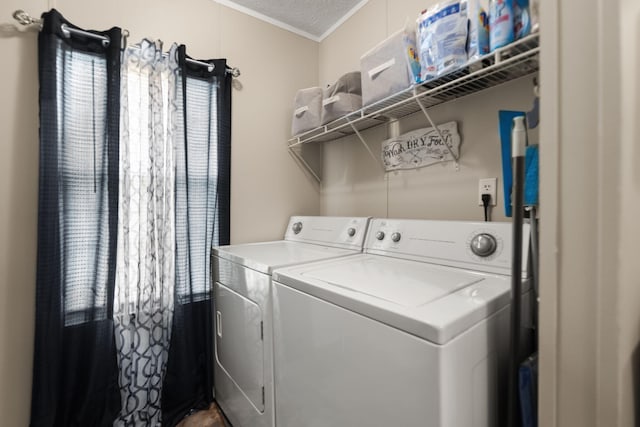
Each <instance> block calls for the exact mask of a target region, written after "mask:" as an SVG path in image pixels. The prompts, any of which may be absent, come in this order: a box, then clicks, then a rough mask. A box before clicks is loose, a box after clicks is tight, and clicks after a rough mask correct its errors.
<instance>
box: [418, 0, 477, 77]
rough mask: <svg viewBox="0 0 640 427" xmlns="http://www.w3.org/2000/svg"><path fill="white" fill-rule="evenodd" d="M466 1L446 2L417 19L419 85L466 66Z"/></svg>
mask: <svg viewBox="0 0 640 427" xmlns="http://www.w3.org/2000/svg"><path fill="white" fill-rule="evenodd" d="M467 35H468V12H467V0H446V1H444V2H440V3H438V4H436V5H435V6H433V7H431V8H429V9H427V11H426V12H424V13H422V14H421V15H420V17H419V18H418V56H419V57H420V61H421V73H420V79H421V81H427V80H430V79H432V78H434V77H439V76H443V75H445V74H448V73H450V72H452V71H455V70H457V69H458V68H461V67H463V66H464V65H466V63H467V59H468V56H467Z"/></svg>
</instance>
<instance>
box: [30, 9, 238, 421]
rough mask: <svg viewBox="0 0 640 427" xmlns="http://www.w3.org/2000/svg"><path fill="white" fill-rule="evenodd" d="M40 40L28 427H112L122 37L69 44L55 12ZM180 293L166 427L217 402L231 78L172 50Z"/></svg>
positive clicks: (218, 66)
mask: <svg viewBox="0 0 640 427" xmlns="http://www.w3.org/2000/svg"><path fill="white" fill-rule="evenodd" d="M43 21H44V27H43V30H42V32H41V33H40V36H39V40H38V46H39V49H38V55H39V80H40V188H39V208H38V261H37V283H36V333H35V355H34V367H33V391H32V406H31V425H32V426H47V427H49V426H60V427H75V426H82V427H87V426H92V427H93V426H111V425H112V423H113V421H114V420H115V419H116V418H117V416H118V413H119V411H120V402H121V400H120V390H119V385H118V365H117V359H116V347H115V339H114V322H113V300H114V288H115V268H116V250H117V242H116V240H117V224H118V218H117V214H118V206H117V204H118V177H119V168H118V161H119V152H118V150H119V144H118V142H119V118H120V104H119V100H120V66H121V64H120V61H121V59H120V58H121V55H120V54H121V52H120V51H121V30H120V29H119V28H112V29H111V30H108V31H105V32H96V31H91V32H92V33H95V34H98V35H103V36H106V37H108V38H109V40H110V43H108V45H104V44H103V42H102V41H100V40H97V39H95V38H89V37H84V36H82V35H77V34H74V35H72V36H71V37H69V38H67V37H65V34H64V33H63V31H62V29H61V25H62V24H66V25H68V26H69V27H70V28H77V27H75V26H74V25H73V24H71V23H70V22H68V21H66V20H65V19H64V18H63V17H62V16H61V15H60V14H59V13H58V12H57V11H55V10H52V11H51V12H48V13H45V14H44V15H43ZM178 54H179V60H180V66H181V77H182V84H181V93H180V95H179V96H178V99H177V100H176V102H178V103H179V104H180V108H181V111H182V112H183V114H182V115H181V116H180V117H179V118H178V121H179V123H178V125H179V127H180V128H181V129H183V130H184V132H183V133H181V135H180V136H181V139H182V140H181V141H179V144H178V149H177V152H176V164H177V166H176V207H175V209H176V260H175V261H176V263H175V265H176V284H175V306H174V320H173V328H172V337H171V345H170V350H169V357H168V364H167V371H166V375H165V380H164V385H163V395H162V411H163V424H164V425H169V426H172V425H175V424H176V423H177V422H178V421H180V419H181V418H182V417H183V416H184V415H185V414H186V413H188V412H189V411H190V410H191V409H193V408H202V407H205V406H208V404H209V403H210V402H211V401H212V400H213V357H214V356H213V354H214V353H213V315H212V306H211V305H212V304H211V303H212V301H211V276H210V267H211V262H210V257H211V247H212V246H215V245H223V244H228V243H229V232H230V172H231V171H230V165H231V77H230V76H229V75H228V74H227V72H226V71H227V68H226V61H225V60H223V59H222V60H212V61H211V62H212V63H213V65H214V68H213V70H208V69H207V68H206V67H202V66H199V65H193V64H189V63H188V62H187V55H186V49H185V47H184V46H181V47H180V49H179V53H178Z"/></svg>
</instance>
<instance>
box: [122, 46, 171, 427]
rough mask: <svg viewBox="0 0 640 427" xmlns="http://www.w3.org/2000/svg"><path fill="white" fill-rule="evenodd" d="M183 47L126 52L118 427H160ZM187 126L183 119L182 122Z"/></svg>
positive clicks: (168, 329) (168, 326)
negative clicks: (179, 52) (179, 55)
mask: <svg viewBox="0 0 640 427" xmlns="http://www.w3.org/2000/svg"><path fill="white" fill-rule="evenodd" d="M178 71H179V70H178V62H177V45H174V46H173V47H172V48H171V49H170V51H169V53H168V55H165V56H163V52H162V45H161V43H160V42H155V43H154V42H151V41H149V40H143V41H142V42H141V43H140V44H139V45H137V46H132V47H130V48H127V49H126V50H125V52H124V58H123V62H122V74H121V76H122V90H121V130H120V198H119V215H118V219H119V222H118V256H117V276H116V277H117V279H116V292H115V304H114V321H115V330H116V346H117V349H118V366H119V368H120V393H121V399H122V410H121V413H120V416H119V417H118V419H117V420H116V422H115V423H114V425H116V426H156V425H160V423H161V418H162V417H161V415H162V414H161V405H160V398H161V396H162V382H163V378H164V373H165V370H166V366H167V356H168V351H169V345H170V337H171V323H172V319H173V299H174V286H175V268H174V259H175V245H176V242H175V229H174V228H175V202H174V201H175V185H176V183H175V153H176V135H181V132H182V130H178V128H177V123H178V119H177V117H176V116H177V115H178V114H180V115H181V114H182V110H181V109H179V108H178V106H177V104H176V94H177V89H178V88H179V87H180V88H181V86H182V85H181V83H180V84H179V81H180V77H179V73H178ZM180 121H182V120H180Z"/></svg>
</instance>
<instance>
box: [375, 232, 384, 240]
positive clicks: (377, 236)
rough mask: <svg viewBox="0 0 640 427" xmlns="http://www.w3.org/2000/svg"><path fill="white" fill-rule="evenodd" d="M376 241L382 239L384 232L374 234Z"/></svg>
mask: <svg viewBox="0 0 640 427" xmlns="http://www.w3.org/2000/svg"><path fill="white" fill-rule="evenodd" d="M376 239H378V240H382V239H384V231H378V232H377V233H376Z"/></svg>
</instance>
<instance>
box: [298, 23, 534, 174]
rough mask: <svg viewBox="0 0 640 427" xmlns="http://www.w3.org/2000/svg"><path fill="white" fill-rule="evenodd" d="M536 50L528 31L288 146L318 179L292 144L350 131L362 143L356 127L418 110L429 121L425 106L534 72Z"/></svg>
mask: <svg viewBox="0 0 640 427" xmlns="http://www.w3.org/2000/svg"><path fill="white" fill-rule="evenodd" d="M539 53H540V46H539V33H535V34H531V35H529V36H527V37H525V38H522V39H520V40H517V41H516V42H514V43H511V44H509V45H507V46H505V47H503V48H500V49H497V50H496V51H494V52H492V53H491V54H488V55H485V56H483V57H481V58H479V59H477V60H475V61H472V62H470V63H468V64H467V66H466V67H464V68H462V69H460V70H458V71H456V72H453V73H451V74H448V75H446V76H443V77H440V78H437V79H434V80H430V81H428V82H426V83H422V84H418V85H413V86H411V87H409V88H408V89H406V90H404V91H401V92H398V93H396V94H394V95H391V96H389V97H387V98H385V99H382V100H380V101H378V102H375V103H373V104H371V105H368V106H366V107H363V108H361V109H360V110H357V111H354V112H353V113H350V114H348V115H346V116H343V117H340V118H339V119H337V120H334V121H333V122H330V123H328V124H326V125H323V126H320V127H317V128H315V129H312V130H310V131H307V132H304V133H302V134H300V135H297V136H295V137H293V138H291V139H289V140H288V147H289V149H290V150H291V151H292V153H293V154H295V155H296V158H297V159H298V160H299V161H300V162H301V163H302V164H303V166H305V168H307V169H308V170H309V172H311V174H312V175H313V176H314V177H315V178H316V179H317V180H318V181H320V178H319V176H318V174H316V173H315V172H314V171H313V170H312V168H310V167H309V166H308V165H307V164H306V162H305V161H304V159H303V158H302V157H301V156H300V155H299V153H296V152H295V151H294V150H292V149H293V148H295V147H299V146H301V145H302V144H308V143H314V142H327V141H333V140H336V139H340V138H343V137H345V136H348V135H353V134H356V135H357V136H358V138H359V139H360V140H361V141H362V142H363V144H364V145H365V146H366V144H365V143H364V140H363V139H362V136H361V135H360V131H363V130H365V129H369V128H372V127H375V126H379V125H382V124H384V123H387V122H388V121H389V120H393V119H400V118H402V117H406V116H408V115H410V114H413V113H417V112H418V111H421V110H422V111H423V112H424V113H425V115H426V116H427V119H428V120H429V122H430V123H431V124H432V125H433V123H432V122H431V119H430V117H429V114H428V113H427V109H428V108H431V107H434V106H436V105H438V104H442V103H445V102H449V101H452V100H454V99H459V98H463V97H465V96H467V95H471V94H474V93H478V92H480V91H483V90H485V89H489V88H492V87H495V86H498V85H501V84H503V83H506V82H508V81H510V80H514V79H517V78H519V77H523V76H527V75H529V74H532V73H535V72H536V71H538V68H539ZM370 154H371V153H370ZM371 155H372V156H373V154H371ZM374 158H375V156H374ZM376 159H377V158H376Z"/></svg>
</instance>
